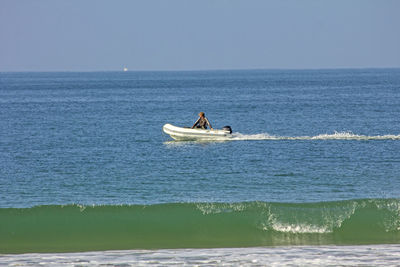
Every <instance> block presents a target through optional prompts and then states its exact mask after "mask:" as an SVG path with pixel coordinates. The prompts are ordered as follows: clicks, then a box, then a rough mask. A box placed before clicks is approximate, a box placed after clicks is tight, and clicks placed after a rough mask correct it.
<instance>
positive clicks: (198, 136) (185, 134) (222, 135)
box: [163, 123, 232, 141]
mask: <svg viewBox="0 0 400 267" xmlns="http://www.w3.org/2000/svg"><path fill="white" fill-rule="evenodd" d="M163 131H164V133H166V134H168V135H170V136H171V137H172V138H173V139H175V140H181V141H186V140H187V141H196V140H226V139H228V138H230V137H232V134H231V133H230V131H228V130H208V129H191V128H183V127H177V126H174V125H172V124H169V123H167V124H165V125H164V126H163Z"/></svg>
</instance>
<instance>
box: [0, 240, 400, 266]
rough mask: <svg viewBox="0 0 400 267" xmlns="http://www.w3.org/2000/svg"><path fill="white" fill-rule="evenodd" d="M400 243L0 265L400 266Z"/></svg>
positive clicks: (22, 258) (37, 259) (58, 256)
mask: <svg viewBox="0 0 400 267" xmlns="http://www.w3.org/2000/svg"><path fill="white" fill-rule="evenodd" d="M399 259H400V245H398V244H395V245H367V246H289V247H251V248H216V249H164V250H125V251H99V252H82V253H52V254H46V253H35V254H19V255H18V254H17V255H1V257H0V265H1V266H39V265H44V266H76V265H78V266H99V265H112V266H148V265H151V266H171V265H174V266H176V265H178V266H221V265H229V266H254V265H255V264H256V265H257V266H398V264H399Z"/></svg>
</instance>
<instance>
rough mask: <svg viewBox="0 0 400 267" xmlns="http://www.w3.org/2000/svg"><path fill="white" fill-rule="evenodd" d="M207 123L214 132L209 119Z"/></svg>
mask: <svg viewBox="0 0 400 267" xmlns="http://www.w3.org/2000/svg"><path fill="white" fill-rule="evenodd" d="M206 122H207V124H208V126H210V129H211V130H214V129H213V127H212V126H211V123H210V122H209V121H208V119H207V118H206Z"/></svg>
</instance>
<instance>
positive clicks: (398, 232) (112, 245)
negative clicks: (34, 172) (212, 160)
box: [0, 199, 400, 253]
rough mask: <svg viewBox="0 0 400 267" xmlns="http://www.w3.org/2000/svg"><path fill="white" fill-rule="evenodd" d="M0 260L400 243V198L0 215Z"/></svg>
mask: <svg viewBox="0 0 400 267" xmlns="http://www.w3.org/2000/svg"><path fill="white" fill-rule="evenodd" d="M0 218H1V220H0V253H24V252H66V251H94V250H113V249H155V248H214V247H246V246H247V247H250V246H277V245H278V246H279V245H326V244H338V245H341V244H343V245H344V244H348V245H351V244H383V243H400V199H359V200H346V201H332V202H319V203H270V202H241V203H167V204H155V205H104V206H82V205H65V206H59V205H54V206H36V207H32V208H2V209H0Z"/></svg>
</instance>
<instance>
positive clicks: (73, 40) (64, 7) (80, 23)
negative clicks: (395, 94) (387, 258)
mask: <svg viewBox="0 0 400 267" xmlns="http://www.w3.org/2000/svg"><path fill="white" fill-rule="evenodd" d="M124 67H126V68H128V69H129V70H216V69H318V68H391V67H400V1H397V0H374V1H371V0H334V1H333V0H302V1H300V0H272V1H268V0H198V1H192V0H137V1H136V0H107V1H105V0H35V1H32V0H0V71H113V70H122V69H123V68H124Z"/></svg>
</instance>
